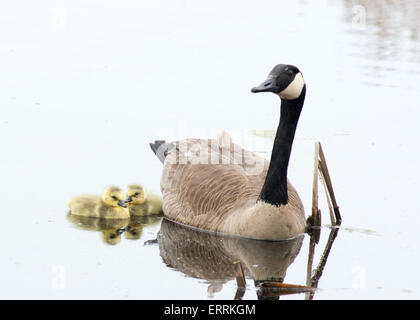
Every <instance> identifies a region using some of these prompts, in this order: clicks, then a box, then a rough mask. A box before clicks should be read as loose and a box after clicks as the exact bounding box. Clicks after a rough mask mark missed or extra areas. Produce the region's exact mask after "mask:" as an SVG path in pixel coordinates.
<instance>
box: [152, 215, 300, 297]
mask: <svg viewBox="0 0 420 320" xmlns="http://www.w3.org/2000/svg"><path fill="white" fill-rule="evenodd" d="M303 238H304V237H303V236H300V237H298V238H295V239H293V240H288V241H258V240H250V239H243V238H237V237H220V236H216V235H213V234H209V233H204V232H199V231H195V230H192V229H189V228H185V227H183V226H180V225H178V224H175V223H173V222H171V221H168V220H166V219H164V220H163V221H162V224H161V228H160V231H159V233H158V243H159V249H160V255H161V257H162V259H163V261H164V262H165V263H166V265H168V266H169V267H171V268H173V269H176V270H178V271H180V272H182V273H184V274H185V275H187V276H189V277H192V278H197V279H205V280H207V281H208V282H209V283H210V285H209V288H208V292H209V296H210V297H211V296H212V295H213V294H214V293H215V292H219V291H221V290H222V288H223V284H224V283H226V282H228V281H230V280H233V279H235V278H236V275H237V262H238V261H239V262H240V264H241V266H242V268H243V272H244V274H245V276H246V277H248V278H251V279H253V280H254V283H255V285H256V286H257V285H259V284H261V283H263V282H265V281H276V282H283V280H284V278H285V276H286V271H287V268H288V267H289V266H290V265H291V264H292V263H293V261H294V259H295V257H296V256H297V255H298V253H299V251H300V249H301V246H302V242H303ZM257 294H258V298H259V299H264V298H267V297H266V296H265V292H264V291H262V290H259V291H258V292H257ZM236 298H241V295H239V297H238V293H237V297H236ZM276 298H278V297H276Z"/></svg>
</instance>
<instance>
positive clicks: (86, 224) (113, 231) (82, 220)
mask: <svg viewBox="0 0 420 320" xmlns="http://www.w3.org/2000/svg"><path fill="white" fill-rule="evenodd" d="M67 219H68V220H69V221H70V222H72V223H73V224H74V225H75V226H76V227H77V228H79V229H83V230H90V231H99V232H100V233H101V238H102V240H103V242H105V243H106V244H110V245H116V244H118V243H119V242H120V241H121V234H122V233H123V232H124V228H125V227H126V226H127V225H128V223H129V220H128V219H126V220H122V219H102V218H93V217H83V216H78V215H74V214H71V213H68V214H67Z"/></svg>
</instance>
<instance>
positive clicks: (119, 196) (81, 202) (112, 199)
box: [68, 186, 130, 219]
mask: <svg viewBox="0 0 420 320" xmlns="http://www.w3.org/2000/svg"><path fill="white" fill-rule="evenodd" d="M124 199H125V197H124V192H123V191H122V190H121V189H120V188H119V187H116V186H109V187H107V188H106V189H105V191H104V193H103V195H102V197H101V196H92V195H84V196H77V197H74V198H72V199H71V200H70V201H69V202H68V207H69V209H70V212H71V214H73V215H77V216H85V217H97V218H104V219H129V218H130V213H129V211H128V209H127V205H126V204H125V201H124Z"/></svg>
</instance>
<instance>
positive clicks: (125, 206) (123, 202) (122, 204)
mask: <svg viewBox="0 0 420 320" xmlns="http://www.w3.org/2000/svg"><path fill="white" fill-rule="evenodd" d="M118 205H119V206H120V207H123V208H127V205H126V204H125V201H123V200H119V201H118Z"/></svg>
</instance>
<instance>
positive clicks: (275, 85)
mask: <svg viewBox="0 0 420 320" xmlns="http://www.w3.org/2000/svg"><path fill="white" fill-rule="evenodd" d="M304 87H305V81H304V80H303V76H302V73H301V72H300V71H299V69H298V68H297V67H295V66H293V65H290V64H278V65H276V66H275V67H274V68H273V70H271V72H270V74H269V75H268V77H267V80H265V81H264V82H263V83H261V84H260V85H259V86H257V87H254V88H252V89H251V91H252V92H254V93H256V92H273V93H275V94H277V95H279V96H280V98H281V99H283V100H294V99H297V98H299V97H300V95H301V94H302V90H303V88H304Z"/></svg>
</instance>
